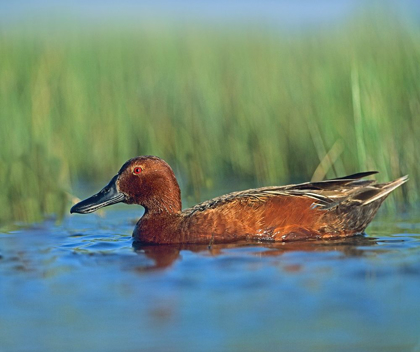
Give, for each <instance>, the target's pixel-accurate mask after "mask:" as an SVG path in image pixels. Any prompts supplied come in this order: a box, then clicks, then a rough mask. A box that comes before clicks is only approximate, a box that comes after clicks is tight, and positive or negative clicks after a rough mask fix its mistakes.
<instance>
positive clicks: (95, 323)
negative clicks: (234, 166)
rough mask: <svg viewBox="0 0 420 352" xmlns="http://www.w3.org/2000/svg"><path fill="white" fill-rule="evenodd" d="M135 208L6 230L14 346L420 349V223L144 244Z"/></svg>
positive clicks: (0, 315) (0, 284)
mask: <svg viewBox="0 0 420 352" xmlns="http://www.w3.org/2000/svg"><path fill="white" fill-rule="evenodd" d="M127 208H128V211H112V210H110V211H107V212H106V213H103V214H102V216H98V215H96V214H91V215H84V216H80V215H74V216H69V217H68V218H66V219H65V220H64V222H63V223H62V224H60V225H56V224H55V223H54V222H52V221H45V222H44V223H41V224H37V225H34V226H32V227H29V228H23V227H22V228H17V229H15V230H13V231H10V232H7V233H1V234H0V350H1V351H26V350H29V351H57V350H68V351H70V350H71V351H140V350H141V351H152V350H153V351H280V350H281V351H420V221H413V220H407V219H405V220H404V221H401V222H395V219H394V220H389V221H388V220H387V219H386V218H385V217H384V216H383V215H382V216H381V215H379V216H378V217H377V221H376V222H375V223H374V224H373V225H372V226H371V227H370V228H369V229H368V235H367V236H365V237H363V236H358V237H355V238H352V239H346V240H341V241H320V242H301V243H288V244H277V245H275V244H270V245H266V246H264V245H261V244H260V245H257V244H245V243H242V244H238V245H230V246H213V248H211V249H209V248H207V247H206V246H195V247H185V248H181V247H179V246H149V247H140V246H137V245H136V244H133V243H132V240H131V231H132V228H133V224H134V222H135V219H136V216H137V215H138V213H139V209H138V208H137V209H136V207H126V209H127Z"/></svg>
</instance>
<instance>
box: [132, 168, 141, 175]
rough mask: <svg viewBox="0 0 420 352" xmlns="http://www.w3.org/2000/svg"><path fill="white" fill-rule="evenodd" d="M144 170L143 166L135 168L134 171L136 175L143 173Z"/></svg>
mask: <svg viewBox="0 0 420 352" xmlns="http://www.w3.org/2000/svg"><path fill="white" fill-rule="evenodd" d="M142 171H143V169H142V168H141V167H135V168H134V170H133V173H134V174H135V175H138V174H139V173H141V172H142Z"/></svg>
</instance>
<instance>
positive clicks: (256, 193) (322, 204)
mask: <svg viewBox="0 0 420 352" xmlns="http://www.w3.org/2000/svg"><path fill="white" fill-rule="evenodd" d="M376 173H377V171H368V172H361V173H357V174H353V175H349V176H345V177H340V178H335V179H331V180H324V181H318V182H305V183H300V184H293V185H287V186H274V187H262V188H256V189H249V190H246V191H241V192H233V193H229V194H226V195H224V196H221V197H217V198H213V199H210V200H208V201H206V202H203V203H200V204H197V205H196V206H194V207H192V208H189V209H185V210H184V211H183V214H184V215H187V216H189V215H192V214H194V213H196V212H200V211H205V210H207V209H214V208H216V207H218V206H220V205H222V204H225V203H228V202H243V201H246V202H252V203H258V202H265V201H267V199H269V198H272V197H282V196H295V197H306V198H312V199H313V200H314V202H313V204H312V206H313V207H317V208H320V209H325V210H327V209H331V208H333V207H335V206H337V205H338V204H342V203H343V202H346V203H347V202H357V203H360V204H369V203H371V202H373V201H375V200H377V199H379V198H384V197H385V196H387V195H388V194H389V193H390V192H391V191H392V190H394V189H395V188H397V187H398V186H400V185H401V184H403V183H404V182H406V181H407V176H404V177H401V178H399V179H397V180H395V181H393V182H388V183H381V184H378V183H376V181H373V180H361V178H364V177H367V176H370V175H373V174H376Z"/></svg>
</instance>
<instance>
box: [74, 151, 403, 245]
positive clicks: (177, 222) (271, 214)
mask: <svg viewBox="0 0 420 352" xmlns="http://www.w3.org/2000/svg"><path fill="white" fill-rule="evenodd" d="M375 173H377V172H376V171H370V172H362V173H358V174H354V175H349V176H345V177H341V178H336V179H332V180H325V181H320V182H306V183H301V184H295V185H288V186H274V187H262V188H257V189H250V190H246V191H241V192H233V193H229V194H226V195H224V196H221V197H218V198H214V199H211V200H208V201H206V202H203V203H200V204H197V205H196V206H194V207H192V208H188V209H185V210H182V206H181V191H180V188H179V185H178V182H177V180H176V178H175V175H174V173H173V171H172V169H171V167H170V166H169V165H168V164H167V163H166V162H165V161H164V160H162V159H160V158H158V157H155V156H139V157H137V158H133V159H130V160H129V161H127V162H126V163H125V164H124V165H123V166H122V167H121V169H120V171H119V172H118V174H117V175H115V176H114V177H113V178H112V179H111V181H110V182H109V183H108V185H107V186H105V187H104V188H103V189H102V190H101V191H100V192H99V193H97V194H95V195H93V196H92V197H90V198H88V199H85V200H83V201H81V202H80V203H77V204H76V205H74V206H73V207H72V208H71V210H70V212H71V213H80V214H87V213H91V212H94V211H96V210H97V209H99V208H102V207H105V206H108V205H111V204H115V203H120V202H123V203H126V204H138V205H141V206H143V207H144V209H145V212H144V215H143V217H142V218H141V219H140V220H139V221H138V222H137V224H136V227H135V229H134V232H133V237H134V238H135V239H136V240H137V241H140V242H142V243H153V244H171V243H196V244H201V243H202V244H212V243H223V242H235V241H240V240H241V241H243V240H248V241H255V240H256V241H295V240H304V239H305V240H306V239H326V238H340V237H347V236H353V235H356V234H362V233H363V232H364V230H365V229H366V227H367V226H368V224H369V223H370V222H371V220H372V219H373V217H374V216H375V214H376V212H377V211H378V209H379V207H380V206H381V204H382V202H383V201H384V200H385V198H386V197H387V196H388V195H389V193H390V192H392V191H393V190H394V189H395V188H397V187H398V186H400V185H402V184H403V183H404V182H406V181H407V176H404V177H401V178H399V179H397V180H395V181H392V182H387V183H376V181H372V180H361V179H362V178H364V177H366V176H370V175H373V174H375Z"/></svg>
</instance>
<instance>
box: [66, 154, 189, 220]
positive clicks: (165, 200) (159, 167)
mask: <svg viewBox="0 0 420 352" xmlns="http://www.w3.org/2000/svg"><path fill="white" fill-rule="evenodd" d="M121 202H122V203H126V204H139V205H142V206H143V207H145V209H146V211H151V212H158V213H160V212H163V211H166V212H168V213H176V212H179V211H181V193H180V189H179V186H178V182H177V181H176V178H175V175H174V173H173V171H172V169H171V167H170V166H169V165H168V164H167V163H166V162H165V161H164V160H162V159H160V158H158V157H156V156H139V157H137V158H133V159H130V160H128V161H127V162H126V163H125V164H124V165H123V166H122V167H121V169H120V171H119V172H118V174H117V175H115V176H114V177H113V178H112V179H111V181H110V182H109V183H108V184H107V185H106V186H105V187H104V188H103V189H102V190H101V191H100V192H98V193H96V194H95V195H93V196H91V197H89V198H87V199H85V200H83V201H81V202H79V203H77V204H75V205H74V206H73V207H72V208H71V209H70V213H80V214H87V213H92V212H94V211H96V210H98V209H99V208H103V207H106V206H108V205H111V204H116V203H121Z"/></svg>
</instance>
